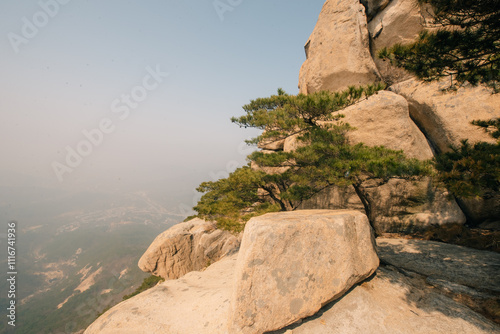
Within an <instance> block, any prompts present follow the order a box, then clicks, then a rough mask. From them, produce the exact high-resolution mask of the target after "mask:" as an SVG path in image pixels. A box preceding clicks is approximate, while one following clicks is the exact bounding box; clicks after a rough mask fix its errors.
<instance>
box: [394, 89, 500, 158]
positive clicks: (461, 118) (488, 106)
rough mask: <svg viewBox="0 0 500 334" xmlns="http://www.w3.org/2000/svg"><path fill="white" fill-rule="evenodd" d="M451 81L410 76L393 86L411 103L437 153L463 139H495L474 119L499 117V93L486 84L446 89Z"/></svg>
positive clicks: (415, 119)
mask: <svg viewBox="0 0 500 334" xmlns="http://www.w3.org/2000/svg"><path fill="white" fill-rule="evenodd" d="M448 88H449V82H445V81H441V82H433V83H423V82H419V81H416V80H415V79H410V80H407V81H404V82H401V83H399V84H396V85H393V86H392V87H390V90H391V91H393V92H395V93H397V94H399V95H401V96H403V97H404V98H405V99H406V100H407V101H408V103H409V106H410V115H411V118H412V119H413V120H414V121H415V123H416V124H417V125H418V127H419V128H420V129H421V130H422V131H423V133H424V134H425V135H426V137H427V138H428V139H429V141H430V142H431V143H432V145H433V146H434V148H435V149H436V150H437V151H438V152H449V151H450V145H453V146H459V145H460V142H461V141H462V140H463V139H467V140H468V141H469V142H470V143H476V142H478V141H486V142H495V140H494V139H493V138H491V136H489V135H488V134H487V133H486V132H485V131H484V130H482V129H481V128H478V127H477V126H475V125H472V124H470V122H472V121H473V120H488V119H492V118H498V117H500V94H492V92H491V90H488V89H487V88H484V87H471V86H467V87H461V88H459V89H458V90H457V91H456V92H449V91H448V92H447V91H446V89H448Z"/></svg>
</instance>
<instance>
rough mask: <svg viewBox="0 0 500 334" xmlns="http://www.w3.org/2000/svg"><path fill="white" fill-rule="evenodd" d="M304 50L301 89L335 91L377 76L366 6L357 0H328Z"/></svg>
mask: <svg viewBox="0 0 500 334" xmlns="http://www.w3.org/2000/svg"><path fill="white" fill-rule="evenodd" d="M305 50H306V56H307V60H306V61H305V62H304V64H303V65H302V68H301V69H300V77H299V88H300V92H301V93H305V94H310V93H314V92H316V91H320V90H331V91H338V90H343V89H345V88H347V87H348V86H352V85H365V84H369V83H372V82H374V81H377V80H378V79H379V75H378V71H377V67H376V66H375V63H374V62H373V59H372V57H371V55H370V44H369V36H368V28H367V23H366V17H365V8H364V7H363V5H361V3H360V2H359V1H358V0H327V1H326V3H325V4H324V6H323V9H322V10H321V13H320V15H319V19H318V23H317V24H316V27H315V28H314V31H313V33H312V34H311V36H310V37H309V40H308V41H307V43H306V46H305Z"/></svg>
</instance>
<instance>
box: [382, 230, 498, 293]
mask: <svg viewBox="0 0 500 334" xmlns="http://www.w3.org/2000/svg"><path fill="white" fill-rule="evenodd" d="M377 246H378V254H379V257H380V259H381V260H382V261H383V262H386V263H389V264H391V265H393V266H395V267H398V268H403V269H406V270H410V271H413V272H416V273H418V274H421V275H424V276H429V277H432V278H436V279H444V280H447V281H450V282H454V283H458V284H461V285H465V286H469V287H472V288H476V289H486V290H491V291H495V292H500V254H498V253H494V252H488V251H481V250H476V249H472V248H467V247H462V246H457V245H451V244H445V243H441V242H436V241H426V240H408V239H388V238H377Z"/></svg>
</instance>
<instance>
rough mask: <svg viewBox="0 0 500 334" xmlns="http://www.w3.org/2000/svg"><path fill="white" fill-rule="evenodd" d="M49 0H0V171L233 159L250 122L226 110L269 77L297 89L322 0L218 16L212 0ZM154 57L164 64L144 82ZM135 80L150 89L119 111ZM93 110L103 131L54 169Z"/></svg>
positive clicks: (80, 172)
mask: <svg viewBox="0 0 500 334" xmlns="http://www.w3.org/2000/svg"><path fill="white" fill-rule="evenodd" d="M55 1H56V0H41V1H40V2H39V1H34V0H23V1H13V0H8V1H2V2H0V22H1V23H0V24H1V26H0V36H2V38H0V54H1V58H0V59H1V61H0V92H1V93H0V96H1V98H0V117H1V118H0V133H1V136H2V137H1V139H2V140H1V141H0V156H1V161H2V163H1V164H0V185H2V184H3V185H5V184H20V183H25V184H37V185H44V186H49V187H60V186H63V187H78V188H92V189H95V188H97V189H102V188H106V187H111V188H115V187H119V186H120V185H122V184H127V185H128V184H139V185H140V184H141V183H144V184H146V183H148V182H151V181H154V180H159V179H173V180H176V181H177V182H179V183H181V182H186V184H189V185H191V184H192V183H193V182H194V183H199V182H200V181H202V180H210V179H211V178H212V177H214V176H220V175H222V174H221V173H220V172H223V171H226V170H227V169H231V168H233V167H234V166H233V165H234V164H233V163H231V161H238V162H239V163H240V164H242V163H244V161H245V159H244V158H245V153H248V151H243V152H242V150H241V148H245V147H242V146H241V145H240V144H241V142H242V141H243V140H244V139H245V138H246V137H248V136H251V135H254V134H255V132H252V131H249V130H244V129H239V128H238V127H237V126H236V125H234V124H231V122H230V120H229V118H230V117H231V116H237V115H240V114H241V113H242V112H243V111H242V109H241V106H242V105H243V104H245V103H248V102H249V100H250V99H254V98H257V97H262V96H269V95H271V94H273V93H275V92H276V89H277V88H278V87H283V88H284V89H285V90H286V91H287V92H289V93H297V91H298V90H297V82H298V73H299V69H300V66H301V64H302V62H303V61H304V60H305V54H304V50H303V46H304V44H305V42H306V41H307V38H308V37H309V35H310V33H311V32H312V30H313V28H314V25H315V23H316V20H317V17H318V14H319V12H320V10H321V7H322V5H323V2H324V1H323V0H308V1H305V0H302V1H299V0H294V1H291V0H288V1H285V0H259V1H256V0H254V1H250V0H243V1H236V0H233V1H228V0H221V1H220V3H225V4H229V3H233V4H237V5H236V6H231V8H232V10H231V11H226V12H225V13H223V18H224V20H223V21H221V20H220V17H219V15H218V13H217V11H216V9H215V8H214V1H213V0H198V1H180V0H163V1H159V0H149V1H123V0H121V1H119V0H108V1H102V0H101V1H97V0H87V1H83V0H71V1H68V0H64V1H63V0H59V2H58V4H59V8H56V7H54V6H53V3H54V2H55ZM65 2H67V3H66V4H60V3H65ZM40 3H46V4H51V3H52V5H50V6H49V5H48V6H47V8H48V11H52V13H50V14H51V15H52V16H53V17H50V15H48V14H43V12H42V8H41V5H40ZM238 3H239V4H238ZM228 6H230V5H228ZM226 8H227V7H226ZM26 22H28V23H26ZM30 24H34V25H35V28H36V29H38V31H33V30H30V29H29V28H30V27H29V25H30ZM37 24H38V26H39V27H36V25H37ZM23 28H24V29H23ZM31 28H32V27H31ZM12 41H14V42H12ZM16 42H17V44H16ZM12 44H16V45H17V48H18V51H19V52H17V53H16V52H15V47H14V48H13V47H12ZM157 66H159V68H160V70H161V71H163V72H168V73H169V75H168V77H166V78H162V79H161V80H162V82H161V83H159V84H157V85H156V84H155V86H157V87H155V89H151V90H149V91H148V90H144V88H142V90H141V88H140V87H141V86H143V79H144V78H145V77H146V76H147V75H148V70H147V68H148V67H149V68H150V71H151V69H155V68H156V67H157ZM148 80H149V81H147V83H148V84H149V85H150V86H151V85H152V84H153V83H155V82H154V80H153V78H152V77H151V78H149V79H148ZM137 86H139V88H137ZM134 87H135V88H134ZM134 89H135V93H136V95H135V96H139V95H137V94H139V93H141V92H142V93H144V91H145V92H146V93H147V96H145V97H144V98H143V97H141V99H140V101H139V102H138V106H137V108H135V109H131V108H129V110H130V114H129V116H128V117H126V118H125V119H123V120H122V119H120V118H119V116H120V115H122V114H121V113H114V112H113V111H112V107H111V105H112V103H113V101H115V100H116V99H118V100H119V101H118V102H120V104H119V106H121V107H123V106H124V105H125V104H124V102H122V101H120V99H121V98H122V97H123V94H125V95H130V94H131V93H132V91H134ZM115 107H116V105H115ZM103 119H109V120H110V121H111V124H112V125H111V126H112V127H113V131H112V132H110V133H108V134H104V135H103V137H102V139H100V138H97V137H96V138H97V139H99V140H98V144H96V145H93V146H92V147H91V153H89V154H88V155H87V156H85V157H83V158H82V161H80V162H79V163H78V164H76V167H74V168H71V169H72V172H71V173H68V172H66V171H63V172H61V173H60V176H61V177H62V179H63V182H59V180H58V177H57V175H56V173H55V172H54V166H53V164H54V162H58V163H60V164H61V165H66V166H68V164H67V163H66V162H65V158H66V155H67V149H66V148H67V147H70V148H72V149H75V150H76V149H77V146H78V145H79V143H81V142H82V141H85V140H86V137H85V136H84V134H82V131H83V130H88V131H90V130H92V129H94V128H97V127H98V126H99V124H100V122H101V121H102V120H103ZM108 125H109V124H108ZM97 139H96V140H97ZM82 147H83V146H82ZM82 149H85V147H83V148H82ZM87 149H88V147H87ZM86 152H88V151H86ZM61 165H58V166H59V167H60V166H61ZM68 167H69V166H68ZM16 174H17V176H16ZM194 183H193V184H194Z"/></svg>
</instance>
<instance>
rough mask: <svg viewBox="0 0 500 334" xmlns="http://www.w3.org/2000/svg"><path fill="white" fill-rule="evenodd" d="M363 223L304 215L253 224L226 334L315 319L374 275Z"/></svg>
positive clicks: (362, 219)
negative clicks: (355, 286) (332, 302)
mask: <svg viewBox="0 0 500 334" xmlns="http://www.w3.org/2000/svg"><path fill="white" fill-rule="evenodd" d="M373 240H374V239H373V234H372V231H371V227H370V224H369V222H368V219H367V217H366V216H365V215H364V214H362V213H360V212H358V211H347V210H339V211H328V210H304V211H294V212H279V213H270V214H266V215H263V216H259V217H255V218H252V219H251V220H250V221H249V222H248V223H247V225H246V227H245V232H244V236H243V240H242V244H241V248H240V252H239V254H238V262H237V266H236V272H235V279H236V282H235V285H234V287H233V294H232V299H231V311H230V312H231V313H230V319H229V326H228V328H229V333H243V334H248V333H255V334H256V333H264V332H267V331H271V330H276V329H279V328H282V327H284V326H286V325H289V324H291V323H294V322H296V321H298V320H300V319H302V318H305V317H307V316H311V315H313V314H315V313H316V312H317V311H318V310H319V309H320V308H321V307H322V306H323V305H325V304H326V303H328V302H330V301H332V300H334V299H337V298H339V297H341V296H342V295H343V294H344V293H345V292H346V291H348V290H349V289H350V288H351V287H352V286H353V285H354V284H356V283H358V282H360V281H362V280H364V279H366V278H367V277H369V276H370V275H371V274H373V272H374V271H375V269H376V268H377V267H378V257H377V254H376V252H375V249H374V244H373V242H374V241H373Z"/></svg>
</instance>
